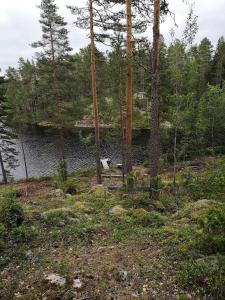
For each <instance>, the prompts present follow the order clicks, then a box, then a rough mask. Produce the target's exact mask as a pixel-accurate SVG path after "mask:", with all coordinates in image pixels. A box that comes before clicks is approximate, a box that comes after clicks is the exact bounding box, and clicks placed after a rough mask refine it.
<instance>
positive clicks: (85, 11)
mask: <svg viewBox="0 0 225 300" xmlns="http://www.w3.org/2000/svg"><path fill="white" fill-rule="evenodd" d="M94 3H95V1H93V0H88V5H87V6H86V7H83V8H78V7H74V6H68V8H69V9H70V10H71V13H72V14H73V15H75V16H76V20H75V22H74V24H75V25H76V26H77V27H79V28H85V29H88V28H89V31H90V37H89V38H90V49H91V79H92V81H91V87H92V102H93V123H94V126H95V145H96V175H97V182H98V183H101V182H102V177H101V161H100V128H99V100H98V94H97V76H96V47H95V41H96V34H95V25H96V22H95V13H94V12H96V9H94V7H93V6H94Z"/></svg>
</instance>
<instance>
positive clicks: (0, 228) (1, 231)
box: [0, 223, 5, 239]
mask: <svg viewBox="0 0 225 300" xmlns="http://www.w3.org/2000/svg"><path fill="white" fill-rule="evenodd" d="M4 234H5V226H4V225H3V224H2V223H0V239H1V238H2V237H3V236H4Z"/></svg>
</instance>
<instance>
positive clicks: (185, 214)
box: [173, 199, 222, 223]
mask: <svg viewBox="0 0 225 300" xmlns="http://www.w3.org/2000/svg"><path fill="white" fill-rule="evenodd" d="M221 205H222V204H221V203H220V202H217V201H214V200H207V199H202V200H199V201H197V202H194V203H189V204H187V205H186V206H185V207H184V208H182V209H180V210H179V211H178V212H176V213H175V214H174V215H173V220H175V221H177V222H182V223H190V222H196V221H197V220H198V219H199V217H200V216H202V215H203V214H205V213H207V212H208V211H210V210H211V209H212V208H216V207H218V206H221Z"/></svg>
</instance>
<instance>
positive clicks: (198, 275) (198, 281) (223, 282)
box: [176, 256, 225, 299]
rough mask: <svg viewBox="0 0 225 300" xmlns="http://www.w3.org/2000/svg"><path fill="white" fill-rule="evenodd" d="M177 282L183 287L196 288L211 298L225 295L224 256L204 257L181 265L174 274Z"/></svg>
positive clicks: (220, 297) (221, 297)
mask: <svg viewBox="0 0 225 300" xmlns="http://www.w3.org/2000/svg"><path fill="white" fill-rule="evenodd" d="M176 278H177V282H178V283H179V284H180V285H182V286H183V287H185V288H192V289H193V287H194V288H197V289H198V290H199V292H200V293H202V294H206V293H207V294H208V295H210V296H212V297H214V298H213V299H224V297H225V288H224V287H225V257H224V256H218V257H206V258H205V259H198V260H196V261H194V262H191V261H188V262H184V263H183V264H182V265H181V270H180V271H179V272H178V273H177V275H176Z"/></svg>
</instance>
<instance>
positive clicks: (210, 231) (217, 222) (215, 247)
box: [197, 206, 225, 254]
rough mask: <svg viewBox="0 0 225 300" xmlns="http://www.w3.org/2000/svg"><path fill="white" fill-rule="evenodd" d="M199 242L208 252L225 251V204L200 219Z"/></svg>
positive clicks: (204, 250)
mask: <svg viewBox="0 0 225 300" xmlns="http://www.w3.org/2000/svg"><path fill="white" fill-rule="evenodd" d="M198 226H199V238H198V239H197V243H198V245H199V246H200V248H201V249H202V251H203V252H205V253H207V254H215V253H224V252H225V206H221V207H217V208H214V209H212V210H210V211H209V212H208V213H206V214H204V215H203V216H202V217H200V218H199V220H198Z"/></svg>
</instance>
